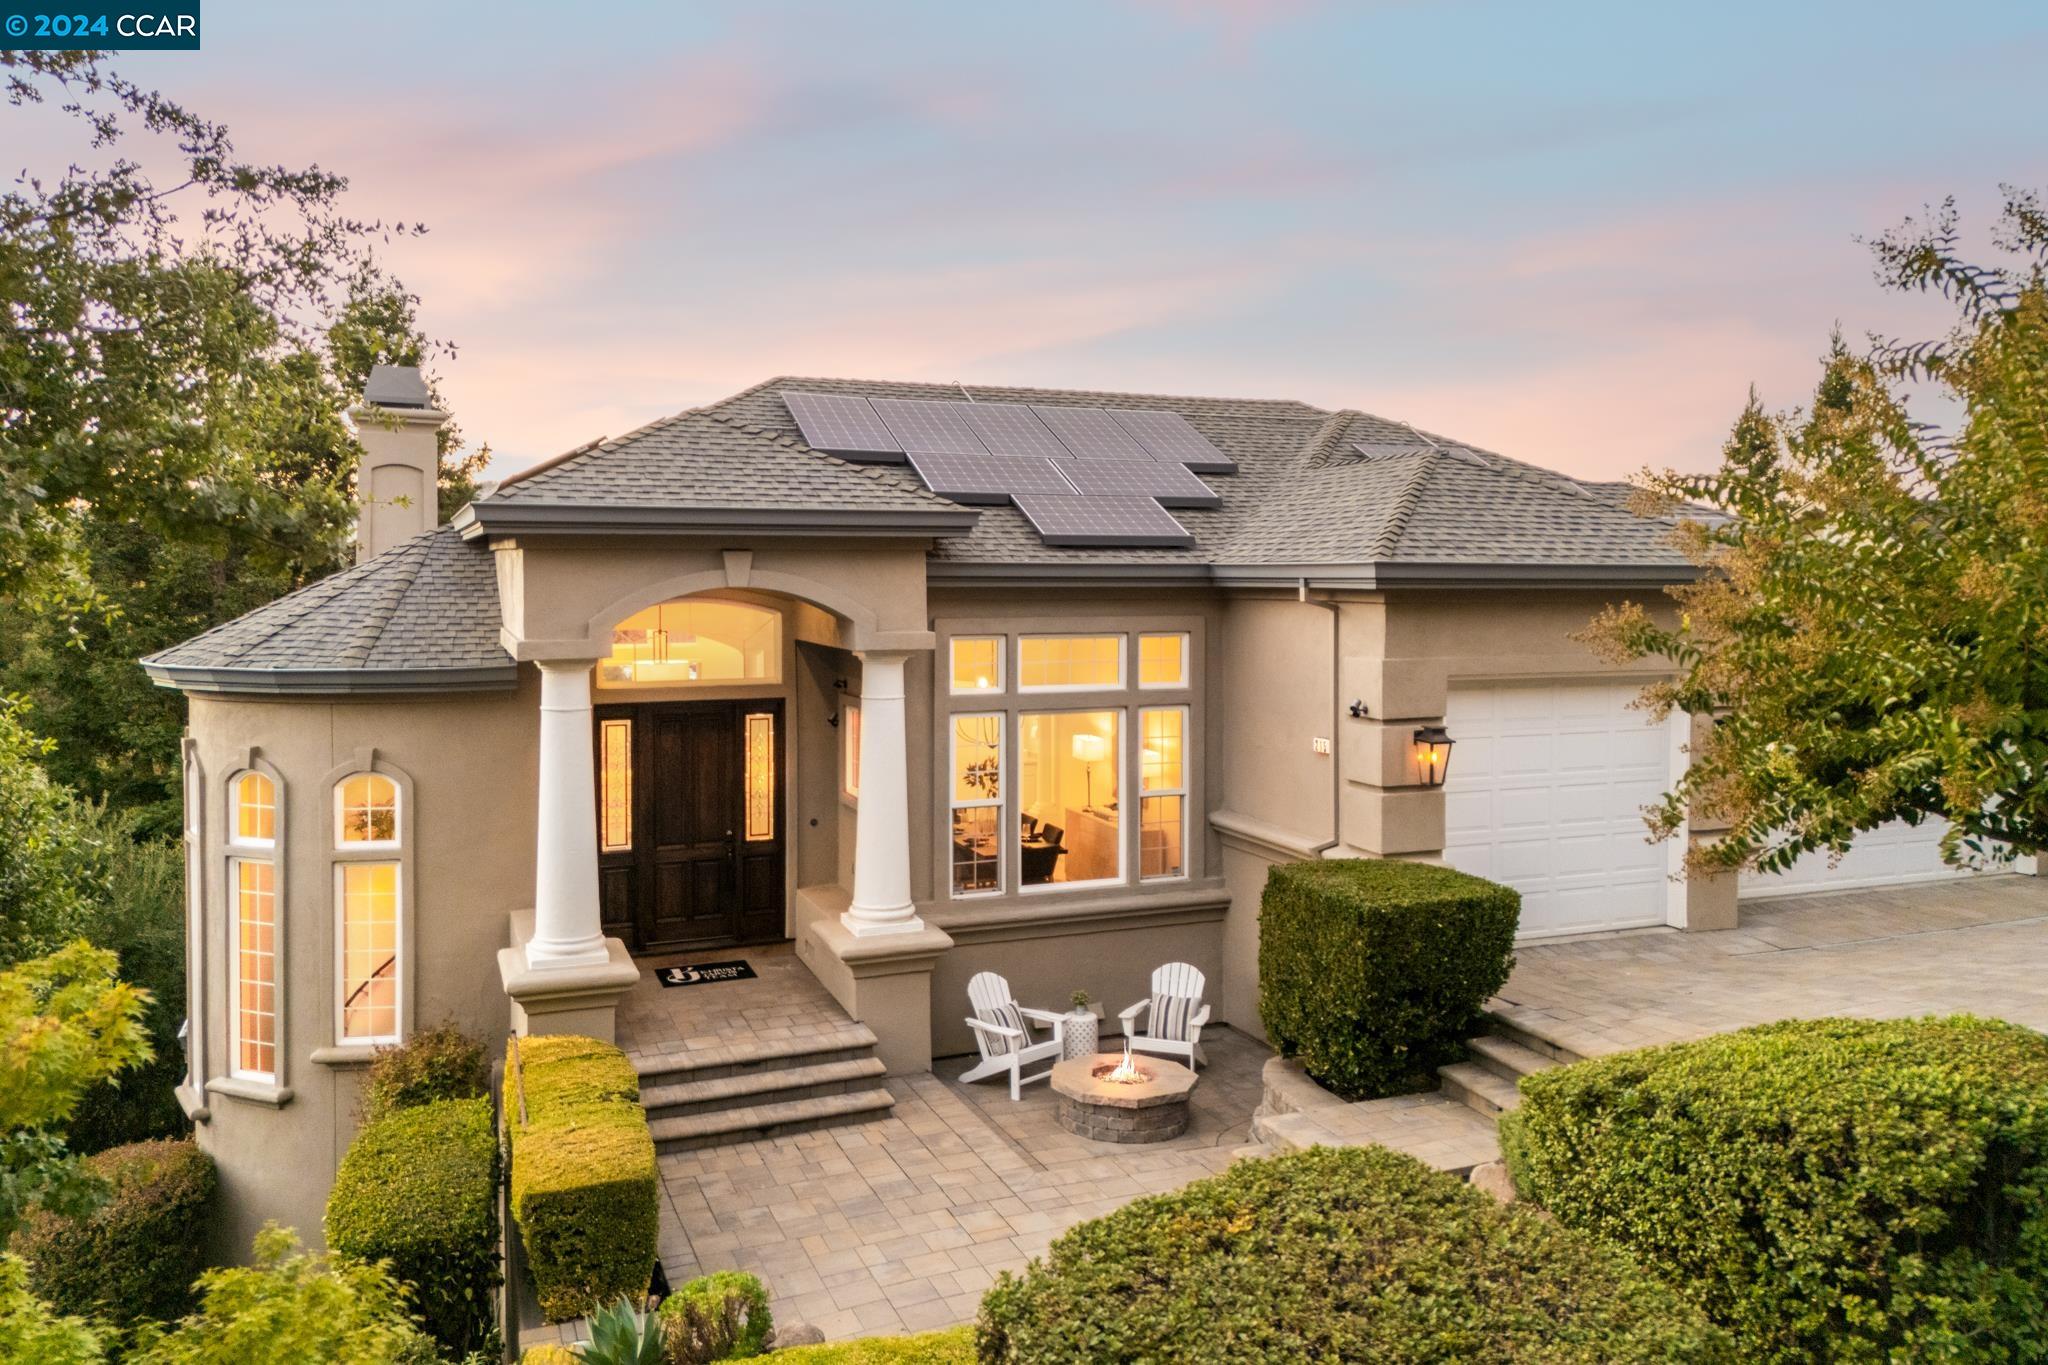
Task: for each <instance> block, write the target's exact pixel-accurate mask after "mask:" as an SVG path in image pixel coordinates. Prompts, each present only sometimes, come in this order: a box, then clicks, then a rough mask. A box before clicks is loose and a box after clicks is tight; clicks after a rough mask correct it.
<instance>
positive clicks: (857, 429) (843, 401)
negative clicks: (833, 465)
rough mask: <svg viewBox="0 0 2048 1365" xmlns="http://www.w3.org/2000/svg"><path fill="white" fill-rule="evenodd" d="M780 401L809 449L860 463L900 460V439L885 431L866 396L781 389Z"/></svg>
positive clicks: (881, 462) (886, 426) (894, 461)
mask: <svg viewBox="0 0 2048 1365" xmlns="http://www.w3.org/2000/svg"><path fill="white" fill-rule="evenodd" d="M782 401H783V402H784V403H786V404H788V405H789V415H790V416H792V417H794V418H796V424H797V426H798V427H799V428H800V429H801V430H802V431H803V434H804V440H805V442H806V443H808V444H809V445H810V446H811V447H812V448H813V449H815V450H822V451H824V452H825V453H827V454H828V455H839V456H843V457H844V458H846V459H849V460H856V461H859V462H861V463H864V464H902V463H903V443H902V442H901V441H898V440H897V439H896V438H895V437H894V436H891V435H890V434H889V428H888V425H887V424H886V423H884V422H883V421H882V419H881V417H880V416H879V415H878V414H877V413H876V412H875V410H874V408H873V407H871V406H869V404H868V400H867V399H865V398H861V397H858V396H856V395H853V394H844V393H784V394H783V395H782Z"/></svg>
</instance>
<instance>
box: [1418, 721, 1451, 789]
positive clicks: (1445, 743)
mask: <svg viewBox="0 0 2048 1365" xmlns="http://www.w3.org/2000/svg"><path fill="white" fill-rule="evenodd" d="M1457 742H1458V741H1456V740H1454V739H1452V738H1451V732H1450V731H1448V730H1446V729H1444V727H1443V726H1441V725H1425V726H1423V727H1422V728H1421V729H1420V730H1417V731H1416V732H1415V761H1416V762H1417V763H1420V764H1421V765H1422V784H1423V785H1424V786H1425V787H1441V786H1442V785H1443V784H1444V774H1445V773H1446V772H1448V771H1449V770H1450V766H1451V746H1452V745H1453V744H1456V743H1457Z"/></svg>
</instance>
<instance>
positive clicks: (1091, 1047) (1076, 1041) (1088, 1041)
mask: <svg viewBox="0 0 2048 1365" xmlns="http://www.w3.org/2000/svg"><path fill="white" fill-rule="evenodd" d="M1101 1027H1102V1020H1101V1019H1099V1018H1097V1017H1096V1015H1095V1013H1094V1011H1092V1010H1084V1011H1082V1012H1080V1013H1078V1014H1077V1013H1074V1012H1072V1011H1069V1012H1068V1014H1067V1017H1066V1020H1065V1022H1064V1023H1063V1024H1062V1025H1061V1026H1060V1040H1061V1043H1060V1060H1062V1061H1066V1060H1069V1059H1071V1058H1074V1057H1093V1056H1094V1055H1095V1042H1096V1036H1097V1034H1098V1032H1099V1031H1100V1029H1101Z"/></svg>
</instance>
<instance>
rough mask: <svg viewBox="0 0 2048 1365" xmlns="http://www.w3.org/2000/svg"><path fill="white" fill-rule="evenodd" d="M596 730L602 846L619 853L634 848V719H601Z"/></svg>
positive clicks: (606, 850) (607, 851) (609, 851)
mask: <svg viewBox="0 0 2048 1365" xmlns="http://www.w3.org/2000/svg"><path fill="white" fill-rule="evenodd" d="M597 733H598V768H599V773H598V790H599V791H600V792H602V793H603V802H604V804H603V807H602V809H601V811H600V818H599V822H598V823H599V825H600V834H601V837H602V841H603V842H602V847H603V849H604V851H605V852H606V853H618V852H621V851H623V850H626V849H630V848H632V847H633V722H632V721H630V720H607V721H602V722H600V723H599V725H598V728H597Z"/></svg>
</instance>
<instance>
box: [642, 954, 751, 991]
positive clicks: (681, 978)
mask: <svg viewBox="0 0 2048 1365" xmlns="http://www.w3.org/2000/svg"><path fill="white" fill-rule="evenodd" d="M654 975H655V977H656V978H657V979H658V980H659V981H660V982H661V984H662V985H664V986H702V985H705V984H707V983H709V982H713V981H752V980H754V978H755V972H754V969H753V968H752V967H750V966H748V965H747V964H746V962H745V960H744V959H741V960H735V961H732V962H693V963H691V964H690V965H689V966H687V967H656V968H655V969H654Z"/></svg>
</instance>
